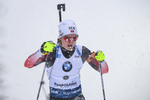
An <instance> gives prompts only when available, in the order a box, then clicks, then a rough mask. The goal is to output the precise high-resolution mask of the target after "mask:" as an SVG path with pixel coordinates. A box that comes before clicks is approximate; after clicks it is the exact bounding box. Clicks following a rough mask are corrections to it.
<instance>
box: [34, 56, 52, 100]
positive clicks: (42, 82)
mask: <svg viewBox="0 0 150 100" xmlns="http://www.w3.org/2000/svg"><path fill="white" fill-rule="evenodd" d="M48 57H49V53H48V54H47V56H46V62H45V66H44V69H43V74H42V78H41V82H40V86H39V91H38V94H37V99H36V100H38V99H39V95H40V91H41V87H42V85H43V84H44V81H43V78H44V74H45V68H46V66H48Z"/></svg>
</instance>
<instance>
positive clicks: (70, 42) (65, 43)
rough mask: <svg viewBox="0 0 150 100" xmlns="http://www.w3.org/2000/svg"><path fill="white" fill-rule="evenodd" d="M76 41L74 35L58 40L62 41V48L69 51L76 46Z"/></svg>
mask: <svg viewBox="0 0 150 100" xmlns="http://www.w3.org/2000/svg"><path fill="white" fill-rule="evenodd" d="M77 39H78V36H77V35H75V34H69V35H66V36H64V37H62V38H60V40H61V41H62V47H64V48H65V49H67V50H69V51H71V50H72V49H73V47H74V45H75V44H76V40H77Z"/></svg>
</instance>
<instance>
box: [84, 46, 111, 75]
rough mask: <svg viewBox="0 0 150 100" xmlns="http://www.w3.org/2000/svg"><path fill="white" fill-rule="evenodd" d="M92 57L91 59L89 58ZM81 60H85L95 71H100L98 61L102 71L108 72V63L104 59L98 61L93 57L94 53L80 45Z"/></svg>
mask: <svg viewBox="0 0 150 100" xmlns="http://www.w3.org/2000/svg"><path fill="white" fill-rule="evenodd" d="M91 57H92V59H90V58H91ZM81 58H82V62H83V63H84V62H85V61H87V62H88V63H89V64H90V66H91V67H92V68H94V69H95V70H96V71H98V72H100V66H99V63H101V66H102V73H103V74H104V73H108V65H107V62H106V61H105V60H104V61H103V62H98V61H97V60H96V59H95V53H91V51H90V50H89V49H88V48H86V47H85V46H83V47H82V56H81Z"/></svg>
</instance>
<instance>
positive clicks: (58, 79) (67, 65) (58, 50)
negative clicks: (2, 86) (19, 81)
mask: <svg viewBox="0 0 150 100" xmlns="http://www.w3.org/2000/svg"><path fill="white" fill-rule="evenodd" d="M58 27H59V38H58V43H57V44H55V43H53V42H52V41H48V42H44V43H43V44H42V46H41V49H39V50H38V51H37V52H36V53H34V54H32V55H31V56H29V57H28V59H27V60H26V61H25V67H28V68H32V67H34V66H36V65H38V64H40V63H42V62H44V61H45V59H46V56H47V54H49V56H48V66H47V69H46V71H47V76H48V78H49V80H50V82H49V86H50V100H85V98H84V96H83V94H82V88H81V82H80V69H81V68H82V66H83V63H84V62H85V61H88V63H89V64H90V65H91V67H92V68H94V69H95V70H97V71H99V72H100V68H99V63H101V66H102V70H103V71H102V72H103V73H107V72H108V65H107V63H106V61H105V60H104V59H105V56H104V54H103V52H102V51H98V52H97V53H93V54H94V56H90V55H91V54H92V53H91V51H90V50H89V49H87V48H86V47H85V46H80V45H77V44H76V40H77V39H78V34H77V27H76V25H75V23H74V22H73V21H72V20H64V21H62V22H61V23H60V24H59V26H58ZM89 56H90V57H89ZM91 57H92V59H91Z"/></svg>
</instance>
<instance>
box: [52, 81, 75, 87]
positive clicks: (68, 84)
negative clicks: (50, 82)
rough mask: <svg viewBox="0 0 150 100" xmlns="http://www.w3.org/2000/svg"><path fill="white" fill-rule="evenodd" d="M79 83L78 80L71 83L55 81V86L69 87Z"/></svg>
mask: <svg viewBox="0 0 150 100" xmlns="http://www.w3.org/2000/svg"><path fill="white" fill-rule="evenodd" d="M75 85H77V82H71V83H65V84H58V83H54V86H55V87H58V86H59V87H69V86H75Z"/></svg>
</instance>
